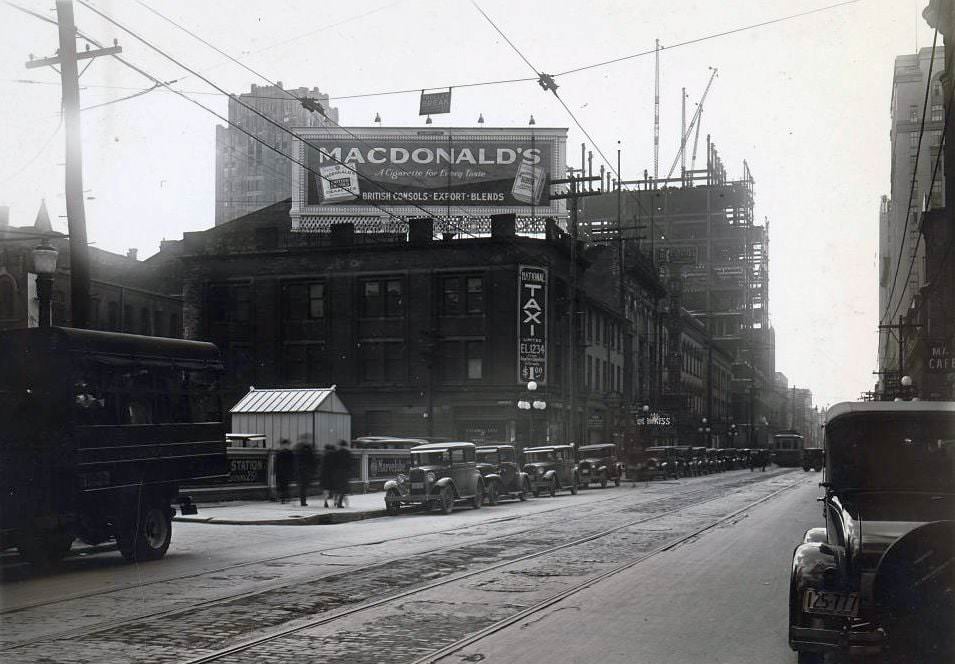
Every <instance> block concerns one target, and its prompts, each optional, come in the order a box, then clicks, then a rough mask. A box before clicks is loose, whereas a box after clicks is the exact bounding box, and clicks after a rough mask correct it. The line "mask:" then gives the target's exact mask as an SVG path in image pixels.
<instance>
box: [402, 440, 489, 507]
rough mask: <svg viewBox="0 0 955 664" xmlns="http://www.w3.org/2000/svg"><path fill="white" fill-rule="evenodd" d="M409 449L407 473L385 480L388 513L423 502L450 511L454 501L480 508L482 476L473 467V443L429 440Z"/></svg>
mask: <svg viewBox="0 0 955 664" xmlns="http://www.w3.org/2000/svg"><path fill="white" fill-rule="evenodd" d="M409 451H410V453H411V458H410V462H409V465H408V472H407V474H405V473H401V474H399V475H398V477H397V478H396V479H393V480H389V481H388V482H385V509H387V511H388V514H391V515H395V514H398V512H399V510H400V509H401V506H402V505H427V506H428V507H429V508H432V507H437V508H438V509H440V510H441V511H442V512H444V513H445V514H450V513H451V511H452V510H453V509H454V503H455V501H458V500H466V501H468V503H469V504H470V505H471V507H473V508H474V509H478V508H479V507H481V503H483V502H484V493H485V489H484V478H483V477H482V476H481V472H480V471H479V470H478V468H477V463H476V460H475V446H474V443H429V444H427V445H418V446H417V447H412V448H411V450H409Z"/></svg>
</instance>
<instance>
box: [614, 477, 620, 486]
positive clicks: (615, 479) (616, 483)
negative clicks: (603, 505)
mask: <svg viewBox="0 0 955 664" xmlns="http://www.w3.org/2000/svg"><path fill="white" fill-rule="evenodd" d="M613 485H614V486H620V476H619V475H617V476H616V477H615V478H613Z"/></svg>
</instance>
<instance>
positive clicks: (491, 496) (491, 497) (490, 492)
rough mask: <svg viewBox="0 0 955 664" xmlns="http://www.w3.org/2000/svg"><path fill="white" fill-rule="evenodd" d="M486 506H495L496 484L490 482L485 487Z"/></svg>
mask: <svg viewBox="0 0 955 664" xmlns="http://www.w3.org/2000/svg"><path fill="white" fill-rule="evenodd" d="M487 504H488V505H491V506H494V505H497V482H491V483H490V484H488V485H487Z"/></svg>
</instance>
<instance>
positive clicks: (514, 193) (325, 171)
mask: <svg viewBox="0 0 955 664" xmlns="http://www.w3.org/2000/svg"><path fill="white" fill-rule="evenodd" d="M297 133H298V134H299V136H300V137H301V141H300V144H299V147H300V152H299V155H300V158H301V161H303V162H304V164H305V165H306V166H307V168H305V167H301V166H300V167H298V170H299V175H300V180H299V182H300V185H301V186H300V188H299V192H298V196H297V200H296V201H295V205H293V217H294V216H295V214H296V213H298V214H299V215H301V216H318V217H329V216H330V217H349V216H359V217H360V216H375V217H381V216H383V215H385V213H384V212H383V210H382V208H384V210H387V212H388V213H389V214H390V215H399V216H409V217H413V216H422V215H423V214H424V213H425V211H426V212H427V213H428V214H434V215H441V216H445V215H448V214H450V216H464V217H467V216H487V215H490V214H497V213H502V212H511V213H516V214H531V212H532V211H533V213H534V214H535V215H536V216H541V217H543V216H564V213H563V210H564V206H563V205H562V203H563V201H552V200H550V190H551V188H550V187H549V186H548V182H549V180H551V179H554V178H562V177H564V164H565V150H566V137H567V131H566V129H546V128H543V129H537V128H535V129H534V131H533V132H532V131H530V129H473V128H448V129H418V128H389V127H380V128H379V127H373V128H369V127H362V128H341V127H334V128H333V127H312V128H308V129H301V130H298V132H297ZM385 216H387V215H385Z"/></svg>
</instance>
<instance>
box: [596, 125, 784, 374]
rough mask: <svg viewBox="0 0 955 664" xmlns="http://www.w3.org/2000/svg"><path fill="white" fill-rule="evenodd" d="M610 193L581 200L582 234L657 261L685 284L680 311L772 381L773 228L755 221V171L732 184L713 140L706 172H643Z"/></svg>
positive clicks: (661, 268) (664, 271)
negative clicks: (616, 239) (634, 246)
mask: <svg viewBox="0 0 955 664" xmlns="http://www.w3.org/2000/svg"><path fill="white" fill-rule="evenodd" d="M620 185H622V186H623V189H622V191H621V192H620V205H619V218H618V195H617V192H610V193H608V194H604V195H602V196H595V197H593V198H589V199H587V200H585V201H583V205H582V207H583V211H582V214H581V219H580V230H581V235H582V237H584V238H588V237H589V238H592V239H594V240H597V241H599V240H600V239H607V238H608V236H611V235H613V234H615V233H616V234H619V235H620V236H621V237H622V238H623V239H624V240H632V241H634V242H636V243H638V244H639V245H640V247H641V248H642V249H643V250H644V252H646V253H647V254H648V255H650V256H652V258H653V260H654V262H655V265H656V267H657V269H658V270H659V271H660V275H661V277H663V278H664V280H665V281H666V280H668V279H673V278H679V279H680V281H681V283H682V306H683V307H684V308H686V309H687V310H688V311H689V312H690V313H691V314H692V315H693V316H694V317H695V318H697V319H699V320H700V321H702V322H703V323H704V325H705V326H706V329H707V331H708V333H709V334H710V335H711V337H712V338H713V339H714V340H716V341H717V342H720V344H721V346H723V348H725V349H726V350H727V351H728V352H730V353H731V354H732V355H734V356H735V357H741V358H742V359H744V360H746V361H749V362H751V363H752V364H753V365H754V366H756V367H759V368H760V369H761V370H762V371H763V372H764V373H765V374H766V375H769V376H772V375H773V372H774V371H775V366H774V364H775V363H774V361H773V357H774V348H773V339H772V333H771V330H770V324H769V223H768V221H765V220H764V221H762V222H760V221H757V220H756V219H755V215H754V201H755V196H754V185H755V181H754V179H753V176H752V173H751V172H750V169H749V165H748V164H747V163H746V162H745V161H744V162H743V175H742V177H741V178H739V179H736V180H730V179H728V178H727V173H726V168H725V166H724V165H723V161H722V159H721V158H720V156H719V153H718V152H717V150H716V147H715V145H714V144H713V142H712V141H711V139H710V137H709V136H707V139H706V166H705V168H703V169H696V170H694V169H691V170H684V171H683V172H682V173H681V174H680V177H674V178H666V179H654V178H652V177H650V176H648V174H647V173H646V171H644V177H643V178H642V179H638V180H624V181H622V182H621V183H620Z"/></svg>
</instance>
